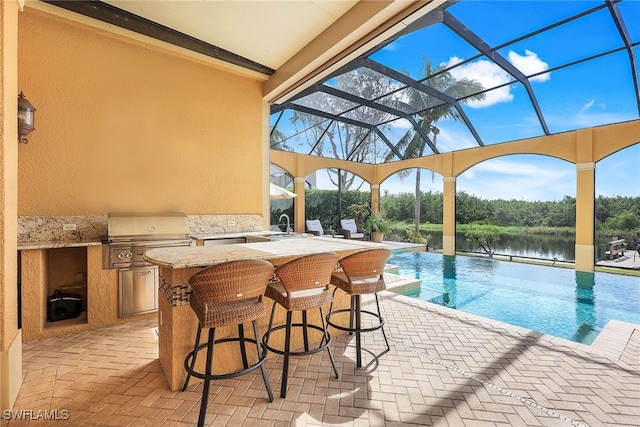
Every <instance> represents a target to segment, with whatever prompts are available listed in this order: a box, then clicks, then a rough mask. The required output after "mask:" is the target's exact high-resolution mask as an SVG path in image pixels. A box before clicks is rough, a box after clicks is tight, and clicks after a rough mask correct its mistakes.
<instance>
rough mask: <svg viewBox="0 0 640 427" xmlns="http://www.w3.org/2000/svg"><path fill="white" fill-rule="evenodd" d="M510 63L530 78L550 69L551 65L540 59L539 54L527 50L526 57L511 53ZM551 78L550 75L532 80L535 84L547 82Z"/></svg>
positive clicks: (542, 75)
mask: <svg viewBox="0 0 640 427" xmlns="http://www.w3.org/2000/svg"><path fill="white" fill-rule="evenodd" d="M508 59H509V62H511V63H512V64H513V65H514V66H515V67H516V68H517V69H518V70H520V71H521V72H522V73H523V74H524V75H526V76H529V75H531V74H536V73H539V72H541V71H545V70H548V69H549V64H547V63H546V62H544V61H543V60H541V59H540V57H539V56H538V54H537V53H535V52H532V51H530V50H529V49H525V51H524V56H522V55H520V54H518V53H517V52H514V51H512V50H511V51H509V56H508ZM550 78H551V74H550V73H545V74H540V75H539V76H536V77H533V78H531V79H530V80H531V81H533V82H546V81H548V80H549V79H550Z"/></svg>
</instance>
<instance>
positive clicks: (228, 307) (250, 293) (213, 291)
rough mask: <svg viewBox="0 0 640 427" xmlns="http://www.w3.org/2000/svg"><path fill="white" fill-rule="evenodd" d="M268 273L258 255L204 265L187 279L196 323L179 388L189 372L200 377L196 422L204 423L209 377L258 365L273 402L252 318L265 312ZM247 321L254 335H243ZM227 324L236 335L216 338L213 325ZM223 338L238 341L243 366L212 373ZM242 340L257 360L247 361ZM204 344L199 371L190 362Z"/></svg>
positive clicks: (221, 376)
mask: <svg viewBox="0 0 640 427" xmlns="http://www.w3.org/2000/svg"><path fill="white" fill-rule="evenodd" d="M272 277H273V265H271V263H269V262H267V261H262V260H258V259H248V260H239V261H229V262H224V263H220V264H216V265H214V266H211V267H207V268H205V269H204V270H201V271H199V272H197V273H196V274H194V275H193V276H191V278H190V279H189V285H191V288H192V289H193V293H192V294H191V301H190V304H191V308H192V309H193V311H194V312H195V314H196V316H198V320H199V323H198V331H197V333H196V342H195V345H194V347H193V351H191V352H189V354H187V357H186V358H185V359H184V368H185V370H186V371H187V378H186V379H185V382H184V386H183V387H182V391H185V390H186V389H187V386H188V385H189V380H190V379H191V376H194V377H196V378H200V379H202V380H204V386H203V389H202V401H201V403H200V415H199V417H198V426H203V425H204V421H205V417H206V413H207V404H208V401H209V387H210V382H211V380H217V379H224V378H233V377H236V376H238V375H242V374H246V373H248V372H251V371H253V370H254V369H256V368H260V369H261V371H262V378H263V379H264V385H265V387H266V388H267V393H268V395H269V402H273V392H272V391H271V386H270V385H269V380H268V379H267V374H266V372H265V369H264V366H263V365H264V362H265V360H266V356H267V353H266V351H263V349H261V345H260V344H259V341H258V325H257V322H256V319H259V318H261V317H263V316H264V315H265V314H266V309H265V305H264V301H263V296H264V293H265V290H266V288H267V284H268V283H269V280H270V279H271V278H272ZM249 321H251V322H252V324H253V333H254V336H255V339H253V338H247V337H245V335H244V323H245V322H249ZM229 325H238V336H237V337H229V338H223V339H217V340H216V339H215V330H216V328H218V327H223V326H229ZM203 328H208V329H209V340H208V341H207V342H206V343H204V344H200V335H201V333H202V329H203ZM224 342H238V343H239V344H240V354H241V357H242V363H243V369H240V370H238V371H235V372H229V373H223V374H212V370H213V348H214V345H216V344H220V343H224ZM246 343H253V344H255V345H256V356H257V362H255V363H252V364H249V360H248V358H247V345H246ZM205 348H206V349H207V356H206V365H205V372H204V373H202V372H198V371H196V370H195V369H194V366H195V364H196V358H197V356H198V352H200V351H201V350H203V349H205Z"/></svg>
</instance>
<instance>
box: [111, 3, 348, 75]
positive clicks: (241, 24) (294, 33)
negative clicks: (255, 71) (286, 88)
mask: <svg viewBox="0 0 640 427" xmlns="http://www.w3.org/2000/svg"><path fill="white" fill-rule="evenodd" d="M357 2H358V1H357V0H341V1H326V0H325V1H318V0H314V1H312V0H299V1H278V0H275V1H219V0H218V1H139V0H138V1H131V0H105V1H104V3H107V4H110V5H112V6H115V7H117V8H120V9H122V10H126V11H127V12H130V13H133V14H135V15H138V16H142V17H144V18H147V19H149V20H151V21H153V22H156V23H158V24H161V25H164V26H166V27H169V28H172V29H174V30H177V31H179V32H181V33H184V34H186V35H189V36H191V37H194V38H196V39H199V40H202V41H204V42H207V43H209V44H211V45H215V46H218V47H220V48H222V49H225V50H227V51H229V52H233V53H235V54H237V55H239V56H242V57H244V58H247V59H249V60H251V61H254V62H256V63H258V64H262V65H265V66H267V67H269V68H271V69H273V70H276V69H278V68H280V66H282V65H283V64H284V63H285V62H286V61H287V60H288V59H289V58H291V57H292V56H293V55H294V54H295V53H297V52H298V51H300V50H301V49H302V48H303V47H304V46H305V45H307V44H308V43H309V42H311V40H313V39H314V38H315V37H316V36H317V35H318V34H320V33H322V31H324V30H325V29H327V27H329V26H330V25H331V24H333V23H334V22H335V21H336V20H337V19H338V18H340V17H341V16H342V15H343V14H344V13H345V12H347V11H348V10H349V9H351V7H353V5H355V4H356V3H357Z"/></svg>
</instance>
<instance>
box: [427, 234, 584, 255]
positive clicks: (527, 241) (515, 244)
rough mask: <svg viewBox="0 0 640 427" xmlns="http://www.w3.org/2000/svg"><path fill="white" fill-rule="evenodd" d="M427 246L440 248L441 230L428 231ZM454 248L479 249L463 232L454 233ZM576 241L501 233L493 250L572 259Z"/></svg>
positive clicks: (462, 249) (563, 238)
mask: <svg viewBox="0 0 640 427" xmlns="http://www.w3.org/2000/svg"><path fill="white" fill-rule="evenodd" d="M429 234H430V235H431V238H430V239H429V247H432V248H442V232H441V231H430V232H429ZM456 249H457V250H460V251H476V252H478V251H480V248H479V247H478V246H477V245H476V244H475V243H473V242H469V241H467V239H466V238H465V236H464V234H463V233H456ZM575 249H576V242H575V238H573V237H566V236H562V237H559V236H540V235H535V236H533V235H530V234H522V235H514V234H501V235H500V241H499V242H497V243H496V246H495V251H496V253H499V254H509V255H517V256H523V257H531V258H544V259H554V258H557V259H558V260H560V261H572V260H574V259H575V258H576V252H575Z"/></svg>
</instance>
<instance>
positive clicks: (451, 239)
mask: <svg viewBox="0 0 640 427" xmlns="http://www.w3.org/2000/svg"><path fill="white" fill-rule="evenodd" d="M443 181H444V182H443V187H444V188H443V197H442V199H443V200H442V203H443V206H442V254H443V255H455V254H456V177H455V176H445V177H444V178H443Z"/></svg>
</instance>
